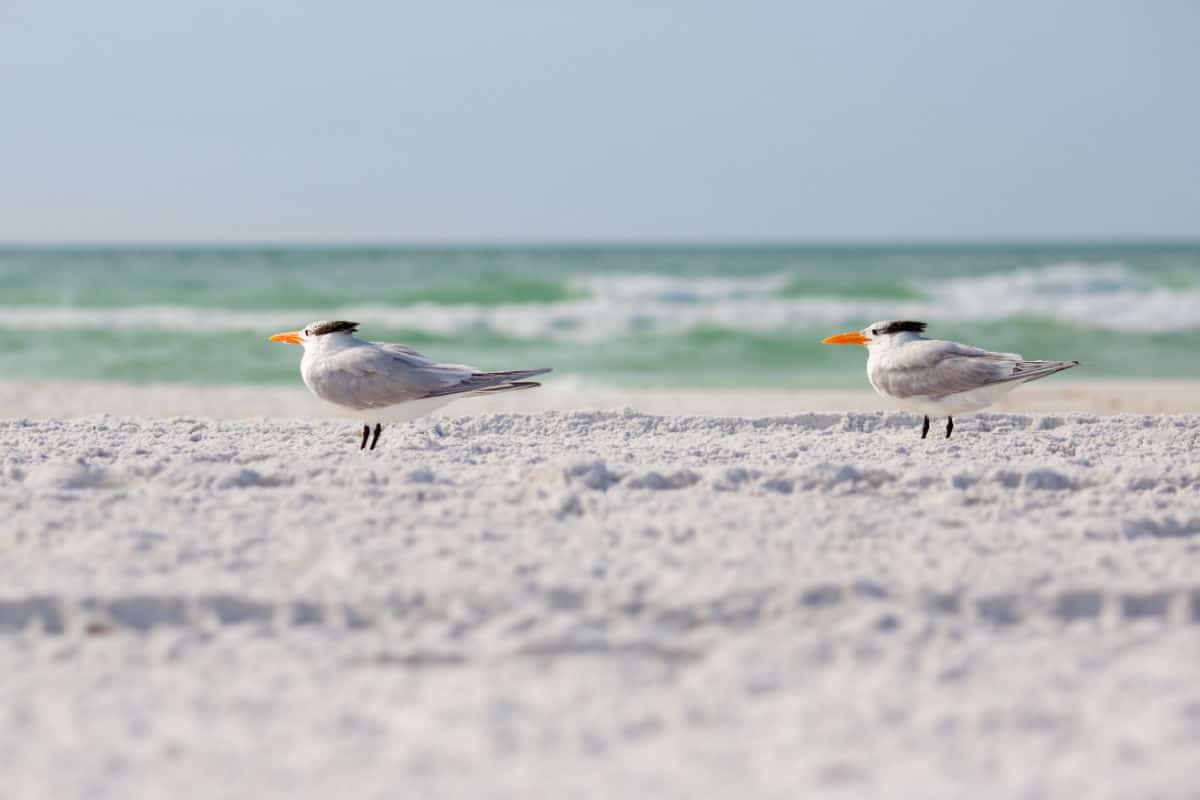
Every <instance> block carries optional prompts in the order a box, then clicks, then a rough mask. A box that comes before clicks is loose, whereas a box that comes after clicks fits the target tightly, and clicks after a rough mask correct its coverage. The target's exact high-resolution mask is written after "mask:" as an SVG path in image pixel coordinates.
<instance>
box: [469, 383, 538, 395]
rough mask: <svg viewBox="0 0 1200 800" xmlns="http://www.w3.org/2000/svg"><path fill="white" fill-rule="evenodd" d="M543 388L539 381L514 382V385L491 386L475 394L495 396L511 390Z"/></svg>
mask: <svg viewBox="0 0 1200 800" xmlns="http://www.w3.org/2000/svg"><path fill="white" fill-rule="evenodd" d="M538 386H541V384H540V383H538V382H537V381H514V382H512V383H502V384H500V385H499V386H489V387H488V388H486V389H480V390H479V391H477V392H475V394H495V393H496V392H507V391H508V390H509V389H535V388H537V387H538Z"/></svg>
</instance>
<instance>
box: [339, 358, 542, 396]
mask: <svg viewBox="0 0 1200 800" xmlns="http://www.w3.org/2000/svg"><path fill="white" fill-rule="evenodd" d="M372 345H373V346H371V347H355V348H350V349H346V350H343V351H341V352H340V353H338V354H336V355H334V356H332V357H331V358H330V359H329V363H328V365H327V371H326V372H327V375H329V376H330V377H331V378H332V377H333V376H334V375H336V376H337V377H336V379H334V380H330V381H327V382H328V383H333V382H335V381H336V383H338V384H339V387H338V390H337V394H339V395H340V396H342V397H343V404H344V405H349V406H352V407H355V408H360V409H362V408H379V407H383V406H390V405H395V404H397V403H403V402H407V401H410V400H420V399H423V398H427V397H442V396H445V395H453V394H462V393H464V392H476V391H486V390H490V389H496V388H498V387H501V386H504V385H507V384H511V383H513V382H515V381H520V380H522V379H524V378H527V377H530V376H532V375H540V374H542V373H544V372H549V370H517V371H512V372H480V371H479V370H477V369H475V368H474V367H471V366H467V365H465V364H439V363H437V362H435V361H434V360H433V359H431V358H428V357H427V356H424V355H422V354H421V353H419V352H417V351H416V350H413V349H412V348H411V347H406V346H404V345H399V344H389V343H385V342H373V343H372ZM522 388H524V387H522Z"/></svg>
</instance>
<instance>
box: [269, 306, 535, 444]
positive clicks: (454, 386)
mask: <svg viewBox="0 0 1200 800" xmlns="http://www.w3.org/2000/svg"><path fill="white" fill-rule="evenodd" d="M357 330H358V323H357V322H347V321H345V320H334V321H318V322H312V323H309V325H308V326H307V327H305V328H304V329H303V330H298V331H287V332H286V333H277V334H275V335H274V336H272V337H271V338H270V340H271V341H272V342H286V343H288V344H298V345H303V346H304V357H303V358H302V359H301V360H300V377H301V378H303V379H304V385H305V386H307V387H308V390H309V391H310V392H312V393H313V394H314V395H316V396H317V397H318V398H320V399H321V400H324V401H325V402H327V403H332V404H333V405H335V406H340V407H341V408H343V409H347V410H348V411H349V412H350V415H351V416H353V417H355V418H358V419H361V420H363V421H364V425H363V433H362V444H360V445H359V449H360V450H362V449H364V448H366V446H367V437H368V436H370V434H371V425H370V423H371V422H374V423H375V436H374V438H373V439H371V449H372V450H374V449H375V445H376V444H378V443H379V434H380V433H381V432H382V431H383V424H382V422H383V421H395V420H403V419H414V418H416V417H419V416H421V415H423V414H428V413H429V412H430V411H433V410H434V409H435V408H438V407H440V406H443V405H445V404H446V403H449V402H450V401H451V400H457V399H458V398H460V397H468V396H472V395H476V396H477V395H482V394H495V393H496V392H507V391H509V390H512V389H532V388H534V387H535V386H541V384H540V383H537V382H536V381H530V380H526V378H532V377H534V376H535V375H543V374H545V373H547V372H549V371H550V370H549V369H524V370H512V371H509V372H480V371H479V370H477V369H475V368H474V367H468V366H465V365H463V364H439V363H437V362H435V361H434V360H433V359H430V358H427V357H425V356H423V355H421V354H420V353H418V352H417V351H416V350H413V349H412V348H411V347H406V346H404V345H402V344H389V343H387V342H368V341H365V340H363V339H359V338H358V337H356V336H355V335H354V333H355V331H357Z"/></svg>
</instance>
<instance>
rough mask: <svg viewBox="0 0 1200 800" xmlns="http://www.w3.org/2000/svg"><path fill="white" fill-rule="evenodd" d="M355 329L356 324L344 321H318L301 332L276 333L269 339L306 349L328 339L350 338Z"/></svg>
mask: <svg viewBox="0 0 1200 800" xmlns="http://www.w3.org/2000/svg"><path fill="white" fill-rule="evenodd" d="M357 329H358V323H357V322H347V321H346V320H344V319H339V320H332V321H329V320H318V321H316V322H310V323H308V325H306V326H304V329H303V330H298V331H287V332H285V333H277V334H275V335H274V336H272V337H271V341H272V342H285V343H287V344H302V345H304V346H305V347H308V346H309V345H312V344H314V343H317V342H325V341H328V338H333V339H340V338H342V337H343V336H351V335H353V333H354V331H356V330H357ZM326 337H328V338H326Z"/></svg>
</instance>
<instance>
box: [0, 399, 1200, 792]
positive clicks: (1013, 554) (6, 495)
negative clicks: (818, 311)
mask: <svg viewBox="0 0 1200 800" xmlns="http://www.w3.org/2000/svg"><path fill="white" fill-rule="evenodd" d="M1051 383H1052V382H1049V381H1048V382H1046V387H1045V388H1044V389H1042V388H1041V387H1032V386H1031V387H1026V388H1023V389H1022V390H1020V391H1018V392H1016V393H1014V394H1013V395H1012V396H1011V398H1012V399H1011V401H1010V402H1011V404H1012V405H1010V406H1007V407H1005V408H1002V409H1001V410H1000V411H998V412H997V413H990V414H983V415H979V416H975V417H964V418H962V419H961V420H959V421H958V424H957V427H956V430H955V433H954V438H953V439H951V440H949V441H947V440H945V439H943V438H940V437H938V436H935V435H933V434H932V433H931V437H930V438H929V439H928V440H926V441H921V440H920V439H919V433H918V429H917V427H916V420H915V419H914V418H913V417H911V416H908V415H905V414H898V413H892V412H884V411H879V410H874V409H878V408H882V406H881V405H879V404H878V400H877V399H876V398H874V397H873V396H871V395H869V394H867V393H865V392H864V393H800V392H771V393H752V394H747V395H736V394H730V393H711V392H710V393H657V394H655V393H646V392H642V393H636V392H632V393H624V392H608V393H603V392H587V391H584V390H583V389H580V388H579V387H573V388H569V389H560V390H555V389H553V388H552V385H548V386H547V387H545V389H544V390H538V391H535V392H523V393H517V394H515V395H513V396H510V397H506V398H504V397H502V398H496V399H495V400H493V401H489V402H491V403H504V404H506V405H505V406H503V409H502V411H503V413H496V411H497V406H496V405H490V406H489V405H485V404H483V403H474V402H473V401H464V402H462V403H458V404H455V405H452V406H450V407H448V408H447V409H446V410H445V411H444V412H443V414H442V415H441V416H440V417H438V418H433V419H427V420H421V421H417V422H415V423H412V424H409V425H396V426H393V427H390V428H388V429H386V430H385V432H384V434H383V438H382V440H381V443H380V449H378V450H376V451H375V452H366V453H363V452H359V450H358V449H357V428H356V426H355V425H354V424H353V423H343V422H340V421H337V420H331V419H320V418H316V414H317V409H318V408H319V407H318V406H316V405H314V404H312V403H310V401H309V400H308V399H307V396H306V395H305V394H304V392H303V390H301V389H296V390H292V389H290V388H288V389H280V388H274V389H264V390H259V389H247V388H244V387H243V388H237V387H234V388H211V387H209V388H204V389H192V388H189V387H178V386H175V387H167V386H157V387H128V386H108V385H102V384H35V385H22V384H17V383H5V384H0V403H2V404H3V405H0V408H2V409H3V415H4V417H5V419H3V420H0V445H2V449H0V509H3V519H2V520H0V552H3V554H4V557H3V559H2V560H0V674H3V675H4V680H3V681H0V709H3V714H0V754H3V759H2V765H0V777H3V789H2V790H0V795H3V796H11V797H14V798H17V797H19V798H27V797H28V798H43V797H46V798H48V797H54V798H104V797H111V798H141V797H146V798H149V797H166V796H170V797H172V798H175V800H184V798H211V797H268V796H272V797H283V796H286V797H293V798H309V797H314V798H315V797H329V796H339V797H355V798H394V797H422V798H428V797H475V798H478V797H495V798H502V797H596V798H601V797H603V798H613V797H655V798H694V797H719V798H726V797H727V798H746V797H765V798H793V797H838V798H844V797H864V798H865V797H871V798H878V797H923V798H937V797H945V798H950V797H965V796H969V797H973V798H1009V797H1079V798H1135V797H1136V798H1149V797H1154V798H1188V797H1191V798H1194V797H1196V796H1197V779H1196V765H1197V764H1198V763H1200V680H1197V677H1198V676H1200V667H1198V665H1200V415H1197V414H1196V413H1195V412H1197V411H1200V408H1198V407H1197V405H1196V401H1197V397H1198V396H1200V394H1198V393H1197V391H1196V388H1195V384H1188V383H1176V384H1170V383H1165V384H1098V385H1088V384H1078V383H1075V384H1072V383H1068V382H1062V383H1061V384H1060V385H1058V386H1052V385H1051ZM1020 404H1024V405H1020ZM589 405H591V406H592V407H593V408H594V409H601V410H571V409H580V408H585V407H587V406H589ZM626 406H627V407H628V408H624V409H623V410H614V409H621V408H622V407H626ZM1148 411H1168V412H1173V413H1171V414H1158V415H1148V414H1146V413H1143V412H1148ZM513 412H521V413H513ZM1110 412H1125V413H1118V414H1113V413H1110ZM1133 412H1138V413H1133ZM1184 412H1189V413H1184ZM105 415H107V416H105ZM267 416H270V417H276V418H263V417H267ZM935 430H936V426H935Z"/></svg>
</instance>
